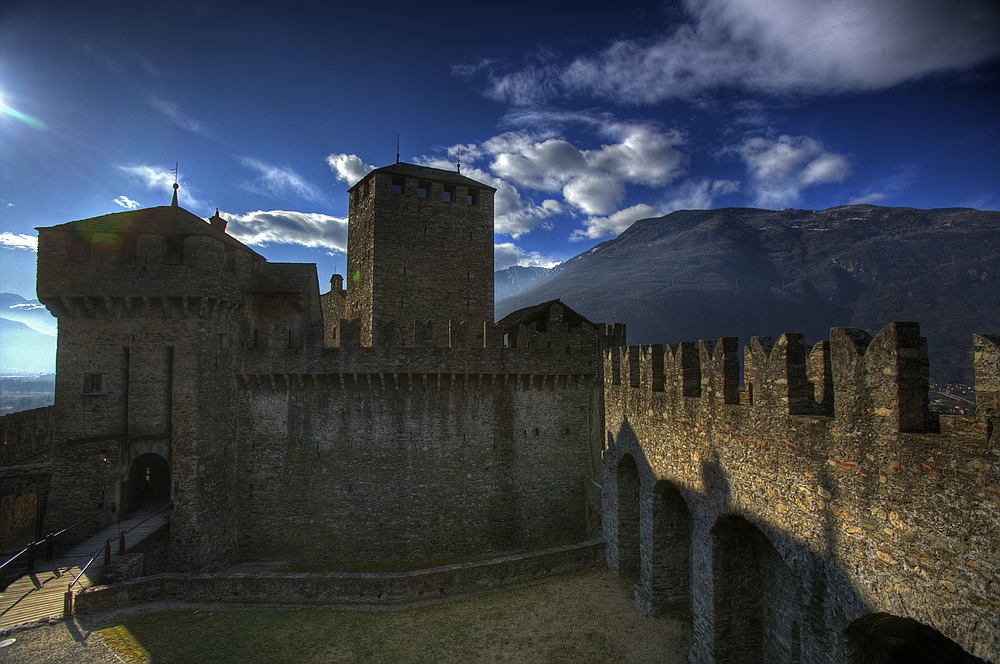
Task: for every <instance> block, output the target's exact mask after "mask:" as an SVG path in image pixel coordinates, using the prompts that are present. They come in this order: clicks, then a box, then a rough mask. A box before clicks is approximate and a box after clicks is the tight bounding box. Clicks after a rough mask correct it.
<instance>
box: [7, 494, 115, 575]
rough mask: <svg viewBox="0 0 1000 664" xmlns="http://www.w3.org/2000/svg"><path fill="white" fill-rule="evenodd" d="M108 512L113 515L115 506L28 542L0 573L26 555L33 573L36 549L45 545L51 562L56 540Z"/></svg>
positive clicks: (47, 558) (112, 504) (46, 555)
mask: <svg viewBox="0 0 1000 664" xmlns="http://www.w3.org/2000/svg"><path fill="white" fill-rule="evenodd" d="M108 510H111V512H112V514H113V513H114V512H115V511H116V509H115V504H114V503H111V504H110V505H109V506H108V507H105V508H104V509H102V510H100V511H97V512H94V513H93V514H91V515H90V516H87V517H84V518H82V519H80V520H79V521H77V522H76V523H74V524H73V525H72V526H67V527H66V528H63V529H62V530H57V531H55V532H51V533H49V534H48V535H46V536H45V537H44V538H42V539H40V540H38V541H37V542H35V541H31V542H28V544H27V545H26V546H25V547H24V548H23V549H21V550H20V551H18V552H17V553H15V554H14V555H13V556H12V557H10V558H9V559H7V560H6V561H5V562H4V563H3V564H0V573H2V572H3V569H4V568H5V567H7V566H8V565H13V563H14V561H16V560H17V559H18V558H20V557H21V556H23V555H27V557H28V560H27V563H28V571H29V572H31V571H33V570H34V569H35V561H36V558H37V555H38V549H39V547H40V546H41V545H43V544H44V545H45V560H52V559H53V558H54V557H55V545H56V538H58V537H60V536H61V535H65V534H66V533H68V532H69V531H71V530H73V529H74V528H77V527H78V526H82V525H83V524H85V523H87V522H88V521H90V520H91V519H94V518H97V517H99V516H100V515H102V514H104V513H105V512H107V511H108Z"/></svg>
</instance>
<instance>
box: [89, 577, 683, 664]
mask: <svg viewBox="0 0 1000 664" xmlns="http://www.w3.org/2000/svg"><path fill="white" fill-rule="evenodd" d="M631 595H632V593H631V587H630V586H629V585H628V584H624V583H622V582H621V581H620V580H619V579H618V578H617V577H615V576H614V575H612V574H611V573H610V572H608V571H607V570H606V569H602V570H595V571H591V572H586V573H583V574H579V575H576V576H573V577H568V578H562V579H556V580H553V581H550V582H547V583H544V584H541V585H537V586H532V587H530V588H522V589H519V590H513V591H507V592H501V593H493V594H488V595H483V596H480V597H476V598H472V599H467V600H460V601H455V602H450V603H446V604H436V605H432V606H425V607H420V608H415V609H407V610H402V611H332V610H249V611H243V610H232V611H230V610H226V611H218V610H215V611H208V610H200V611H156V612H144V613H134V614H131V615H127V616H125V617H123V618H118V619H116V620H115V621H114V623H113V624H110V625H104V626H102V627H103V628H102V629H99V630H98V632H97V634H98V635H99V636H100V638H101V639H102V640H103V641H104V643H105V644H107V646H108V647H109V648H111V649H112V650H114V651H115V652H117V653H118V655H119V656H121V657H122V658H124V659H125V660H126V661H131V662H239V663H240V664H255V663H257V662H261V663H267V664H275V663H278V662H545V663H548V662H617V663H625V662H654V661H655V662H677V663H678V664H681V663H683V662H686V661H687V652H688V648H689V647H690V645H691V630H690V625H689V623H688V622H687V621H683V620H677V619H669V618H651V617H649V616H646V615H645V614H643V613H642V611H641V610H640V609H639V608H638V607H637V606H636V605H635V603H634V602H633V601H632V596H631Z"/></svg>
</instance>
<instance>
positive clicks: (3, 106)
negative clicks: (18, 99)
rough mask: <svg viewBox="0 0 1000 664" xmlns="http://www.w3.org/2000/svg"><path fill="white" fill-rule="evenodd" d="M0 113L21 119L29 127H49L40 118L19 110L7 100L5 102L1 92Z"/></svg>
mask: <svg viewBox="0 0 1000 664" xmlns="http://www.w3.org/2000/svg"><path fill="white" fill-rule="evenodd" d="M0 113H2V114H4V115H9V116H10V117H12V118H14V119H16V120H20V121H21V122H23V123H24V124H26V125H28V126H29V127H33V128H35V129H48V127H47V126H46V125H45V123H44V122H42V121H41V120H39V119H38V118H35V117H32V116H30V115H28V114H27V113H22V112H21V111H19V110H17V109H16V108H13V107H12V106H8V105H7V102H5V101H4V99H3V94H2V93H0Z"/></svg>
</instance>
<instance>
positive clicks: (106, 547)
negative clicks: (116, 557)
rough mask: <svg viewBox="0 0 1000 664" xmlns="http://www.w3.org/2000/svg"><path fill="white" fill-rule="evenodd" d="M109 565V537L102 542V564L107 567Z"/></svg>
mask: <svg viewBox="0 0 1000 664" xmlns="http://www.w3.org/2000/svg"><path fill="white" fill-rule="evenodd" d="M110 565H111V539H110V538H109V539H108V540H107V541H106V542H104V566H105V567H108V566H110Z"/></svg>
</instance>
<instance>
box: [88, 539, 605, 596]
mask: <svg viewBox="0 0 1000 664" xmlns="http://www.w3.org/2000/svg"><path fill="white" fill-rule="evenodd" d="M603 559H604V541H603V540H591V541H589V542H583V543H580V544H572V545H568V546H560V547H554V548H551V549H544V550H542V551H535V552H531V553H524V554H518V555H513V556H505V557H503V558H495V559H493V560H485V561H477V562H470V563H460V564H455V565H445V566H443V567H433V568H428V569H422V570H417V571H414V572H386V573H352V572H326V573H320V574H309V573H230V572H223V573H217V574H199V575H186V574H156V575H154V576H147V577H143V578H140V579H134V580H131V581H125V582H122V583H118V584H114V585H109V586H98V587H96V588H88V589H86V590H84V591H83V592H81V593H80V594H79V595H77V596H76V601H75V604H76V612H77V614H81V615H83V614H95V613H103V612H105V611H114V610H117V609H122V608H125V607H132V606H136V605H140V604H147V603H153V602H157V603H158V602H178V603H189V604H256V605H269V606H304V605H312V606H325V607H337V608H370V607H381V606H393V605H416V604H423V603H431V602H438V601H442V600H446V599H455V598H458V597H462V596H466V595H472V594H477V593H481V592H486V591H490V590H496V589H499V588H510V587H516V586H521V585H527V584H530V583H535V582H538V581H542V580H544V579H546V578H549V577H552V576H558V575H561V574H570V573H573V572H577V571H580V570H583V569H586V568H589V567H592V566H595V565H597V564H600V563H601V562H602V561H603Z"/></svg>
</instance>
